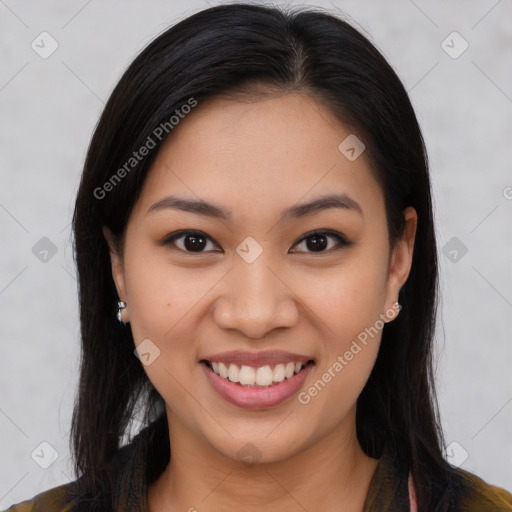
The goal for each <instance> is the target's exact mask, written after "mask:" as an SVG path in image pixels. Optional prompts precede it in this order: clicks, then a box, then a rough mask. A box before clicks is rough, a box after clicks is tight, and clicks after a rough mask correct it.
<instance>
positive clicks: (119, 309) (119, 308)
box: [117, 300, 127, 324]
mask: <svg viewBox="0 0 512 512" xmlns="http://www.w3.org/2000/svg"><path fill="white" fill-rule="evenodd" d="M126 306H127V304H126V302H125V301H124V300H120V301H118V302H117V320H118V322H119V323H120V324H125V322H123V319H122V316H121V314H122V312H123V309H124V308H125V307H126Z"/></svg>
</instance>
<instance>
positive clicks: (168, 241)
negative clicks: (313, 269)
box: [162, 229, 354, 254]
mask: <svg viewBox="0 0 512 512" xmlns="http://www.w3.org/2000/svg"><path fill="white" fill-rule="evenodd" d="M187 235H196V236H201V237H204V238H206V239H207V240H208V241H210V242H213V243H215V244H216V245H219V244H218V243H217V242H216V241H215V240H213V239H212V238H211V237H209V236H208V235H207V234H206V233H204V232H203V231H195V230H184V231H178V232H176V233H172V234H171V235H169V236H167V237H166V238H165V239H164V240H163V241H162V245H172V244H173V243H174V242H175V241H176V240H179V239H180V238H184V237H185V236H187ZM314 236H328V237H331V238H334V239H336V240H337V243H338V245H337V246H335V247H331V248H329V249H326V250H324V251H299V252H306V253H309V254H325V253H331V252H333V250H334V251H336V250H339V249H341V248H342V247H348V246H350V245H353V243H354V242H349V241H348V240H347V239H346V238H345V237H344V236H343V235H342V234H341V233H338V232H336V231H332V230H329V229H321V230H316V231H310V232H309V233H306V234H305V235H304V236H303V237H302V238H300V239H299V240H298V241H297V242H295V244H294V245H293V247H295V246H296V245H299V244H300V243H302V242H304V241H306V240H307V239H308V238H313V237H314ZM177 250H178V251H182V252H184V253H185V254H205V253H207V252H209V251H187V250H185V249H181V248H177ZM215 252H219V251H215Z"/></svg>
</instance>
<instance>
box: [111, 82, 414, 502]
mask: <svg viewBox="0 0 512 512" xmlns="http://www.w3.org/2000/svg"><path fill="white" fill-rule="evenodd" d="M350 133H351V132H350V130H348V129H347V127H345V126H344V125H343V124H342V123H341V122H340V121H339V120H337V119H336V118H335V117H333V116H332V114H331V113H330V112H329V110H328V109H327V108H326V107H324V106H322V105H320V104H319V103H317V102H316V101H315V100H313V99H311V98H310V97H308V96H306V95H303V94H300V93H297V92H293V93H288V94H284V93H283V94H279V95H275V94H274V95H269V96H267V97H264V98H261V97H259V98H258V99H254V100H253V101H250V102H240V101H233V100H225V99H222V100H221V99H217V100H214V101H210V102H206V103H203V104H200V105H198V107H197V108H196V109H195V110H194V111H193V112H192V113H191V114H189V115H188V116H187V117H186V118H185V119H184V120H183V121H181V123H180V124H179V125H178V126H177V127H176V128H175V129H174V130H173V132H172V136H171V137H169V138H168V139H167V140H166V142H165V143H164V145H163V146H162V148H161V149H160V151H159V153H158V155H157V158H156V160H155V162H154V164H153V166H152V168H151V170H150V172H149V174H148V177H147V178H146V181H145V182H144V184H143V188H142V191H141V195H140V197H139V199H138V201H137V203H136V205H135V207H134V210H133V212H132V214H131V216H130V218H129V221H128V224H127V228H126V232H125V237H124V246H123V252H122V254H121V252H117V251H116V246H115V244H114V241H113V239H112V236H111V233H110V232H109V230H108V229H107V228H104V234H105V237H106V240H107V242H108V243H109V247H110V252H111V260H112V274H113V278H114V281H115V284H116V287H117V291H118V294H119V297H120V299H121V300H124V301H126V302H127V304H128V306H127V308H126V309H125V310H124V311H123V319H124V321H125V322H127V321H129V322H130V326H131V329H132V332H133V336H134V340H135V343H136V345H138V344H139V343H141V342H142V341H143V340H144V339H147V338H149V339H150V340H151V341H152V342H153V343H154V344H155V345H156V346H158V348H159V349H160V351H161V353H160V356H159V357H158V358H156V359H155V360H154V362H153V363H152V364H150V365H149V366H145V367H144V369H145V371H146V373H147V375H148V377H149V379H150V380H151V382H152V383H153V385H154V386H155V387H156V388H157V389H158V391H159V392H160V394H161V395H162V397H163V398H164V400H165V402H166V411H167V416H168V420H169V425H170V428H169V436H170V443H171V452H172V458H171V461H170V463H169V465H168V466H167V468H166V470H165V471H164V473H163V474H162V475H161V477H160V478H159V479H158V480H157V481H156V482H155V483H154V484H153V485H151V486H150V487H149V491H148V502H149V508H150V510H151V512H159V511H163V510H166V511H175V510H181V511H186V510H197V511H199V512H207V511H218V510H236V509H238V508H237V507H240V506H241V505H243V510H246V511H258V512H260V511H261V510H265V511H282V510H287V511H303V510H310V511H311V510H325V511H331V510H332V511H334V510H344V511H347V512H349V511H360V510H361V509H362V507H363V503H364V500H365V498H366V495H367V492H368V488H369V484H370V480H371V478H372V476H373V474H374V472H375V469H376V467H377V463H378V460H377V459H373V458H370V457H368V456H367V455H366V454H365V453H364V452H363V450H362V449H361V446H360V445H359V443H358V441H357V437H356V423H355V412H356V400H357V397H358V396H359V394H360V392H361V390H362V389H363V387H364V385H365V383H366V381H367V379H368V377H369V375H370V372H371V369H372V367H373V365H374V363H375V359H376V357H377V352H378V348H379V344H380V339H381V331H379V333H378V334H377V335H376V336H374V337H373V338H371V340H370V341H369V342H368V344H367V345H366V346H364V348H363V349H362V350H361V351H360V352H359V353H358V354H357V355H356V356H354V358H353V359H352V360H351V361H350V362H349V363H348V364H347V365H346V366H345V367H344V368H343V370H342V371H341V372H339V373H337V374H336V376H335V377H334V378H332V380H331V381H330V382H329V383H328V384H327V385H326V386H325V387H324V388H323V389H322V391H321V392H319V393H318V394H317V396H315V397H313V398H311V400H310V402H309V403H308V404H306V405H303V404H301V403H300V402H299V401H298V400H297V395H294V396H293V397H292V398H291V399H289V400H287V401H286V402H284V403H283V404H281V405H279V406H276V407H273V408H268V409H265V410H257V411H254V410H246V409H242V408H239V407H236V406H234V405H232V404H229V403H227V402H226V401H224V399H223V398H222V397H220V396H219V395H218V394H217V393H216V391H215V390H213V388H212V387H211V386H210V384H209V383H208V381H207V379H206V377H205V375H204V372H203V370H202V368H201V366H200V364H199V363H198V361H199V359H200V358H201V357H204V356H206V355H211V354H214V353H220V352H224V351H227V350H248V351H253V352H254V351H259V350H268V349H275V348H277V349H281V350H286V351H290V352H297V353H300V354H307V355H309V356H310V357H311V358H314V359H315V360H316V365H315V366H314V367H313V370H312V371H311V373H310V374H309V375H308V377H307V379H306V381H305V383H304V385H303V387H302V388H301V390H300V391H304V390H307V389H308V388H309V387H310V386H311V385H312V384H313V383H314V382H315V381H317V379H319V378H320V377H321V375H322V374H323V373H324V372H325V371H327V369H328V368H329V367H332V365H333V363H334V362H335V361H336V360H337V357H338V356H339V355H343V354H344V353H345V352H346V351H347V350H348V349H349V348H350V346H351V343H352V341H353V340H355V339H356V338H357V336H358V334H359V333H361V332H362V331H364V330H365V328H368V327H370V326H373V325H374V324H375V322H376V320H378V319H379V315H382V314H385V312H386V311H388V310H391V309H392V308H393V304H394V303H395V302H396V301H397V298H398V292H399V290H400V288H401V286H403V284H404V283H405V281H406V280H407V277H408V275H409V272H410V267H411V262H412V254H413V246H414V237H415V232H416V223H417V215H416V212H415V210H414V209H413V208H408V209H407V210H406V211H405V212H404V215H405V219H406V229H405V231H404V236H403V238H402V239H401V240H400V241H399V242H398V243H397V244H396V245H395V246H394V247H390V244H389V240H388V232H387V226H386V215H385V207H384V196H383V192H382V190H381V188H380V186H379V185H378V183H377V181H376V180H375V179H374V178H373V176H372V174H371V171H370V163H369V161H368V160H367V158H366V155H365V153H363V154H362V155H361V156H360V157H359V158H357V159H356V160H354V161H349V160H348V159H347V158H346V157H345V156H344V155H343V154H342V153H341V152H340V151H339V150H338V145H339V144H340V142H341V141H343V140H344V139H345V137H347V136H348V135H349V134H350ZM333 192H337V193H345V194H347V195H348V196H350V197H351V198H352V199H354V200H355V201H357V202H358V203H359V205H360V207H361V209H362V215H361V214H359V213H358V212H357V211H355V210H351V209H340V208H329V209H325V210H322V211H320V212H317V213H315V214H313V215H309V216H307V217H303V218H298V219H291V220H283V221H281V222H278V220H279V218H280V215H281V212H282V211H283V210H284V209H285V208H287V207H290V206H293V205H296V204H298V203H304V202H309V201H311V200H313V199H316V198H318V197H320V196H323V195H327V194H331V193H333ZM169 194H179V195H180V196H183V197H187V198H191V199H198V198H201V199H203V200H206V201H209V202H212V203H215V204H218V205H220V206H222V207H224V208H226V209H227V210H228V211H229V212H230V213H231V215H232V219H231V220H219V219H215V218H208V217H205V216H202V215H198V214H195V213H190V212H184V211H178V210H174V209H162V210H158V211H153V212H152V213H147V211H148V209H149V208H150V207H151V205H153V204H154V203H156V202H157V201H159V200H160V199H162V198H163V197H165V196H167V195H169ZM182 229H183V230H185V229H194V230H199V231H202V232H204V233H206V235H208V236H210V237H211V238H212V240H213V241H208V243H207V245H206V246H205V247H204V249H203V251H205V252H203V253H197V252H196V253H193V252H192V253H191V252H189V253H187V252H186V250H185V246H184V243H185V239H184V237H182V238H181V239H179V240H177V241H175V242H174V244H170V245H164V244H162V240H163V239H164V238H165V237H166V236H168V235H169V234H170V233H173V232H175V231H178V230H182ZM320 229H330V230H334V231H336V232H339V233H341V234H343V235H344V236H345V237H346V238H347V239H348V240H349V241H351V242H353V245H350V246H340V245H338V242H337V241H336V239H334V238H328V239H327V240H328V241H329V246H328V247H327V248H326V250H324V251H323V252H320V253H319V252H314V251H313V250H311V248H308V246H307V245H306V241H302V242H301V239H302V238H303V235H304V234H306V233H307V232H309V231H312V230H320ZM247 236H251V237H253V238H254V239H255V240H256V241H257V242H258V244H259V245H260V246H261V247H262V249H263V252H262V254H261V255H260V256H259V257H258V258H257V259H256V260H255V261H254V262H252V263H250V264H249V263H247V262H246V261H245V260H244V259H242V258H241V257H240V256H239V255H238V254H237V253H236V248H237V247H238V246H239V245H240V244H241V242H242V241H243V240H244V239H245V238H246V237H247ZM292 248H293V249H294V250H295V252H290V251H291V250H292ZM395 311H396V310H395ZM391 319H392V317H389V315H388V316H387V317H386V321H390V320H391ZM247 443H252V444H253V445H254V446H255V447H256V448H257V450H258V452H259V455H260V459H259V461H258V462H257V463H255V464H251V465H248V464H245V463H244V462H242V461H240V460H239V456H238V455H237V454H238V452H239V450H240V449H241V448H242V447H244V446H245V445H246V444H247Z"/></svg>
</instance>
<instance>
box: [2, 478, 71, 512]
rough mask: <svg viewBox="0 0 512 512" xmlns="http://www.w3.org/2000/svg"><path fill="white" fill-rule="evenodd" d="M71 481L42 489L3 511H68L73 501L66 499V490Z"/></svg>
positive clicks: (69, 486)
mask: <svg viewBox="0 0 512 512" xmlns="http://www.w3.org/2000/svg"><path fill="white" fill-rule="evenodd" d="M72 485H73V483H68V484H63V485H59V486H58V487H54V488H53V489H49V490H48V491H44V492H42V493H40V494H38V495H36V496H34V497H33V498H31V499H29V500H26V501H22V502H21V503H18V504H15V505H12V506H11V507H9V508H8V509H6V510H5V511H4V512H69V511H71V509H72V507H73V503H72V502H70V501H69V499H68V491H69V489H70V488H71V486H72Z"/></svg>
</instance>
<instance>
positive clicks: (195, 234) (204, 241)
mask: <svg viewBox="0 0 512 512" xmlns="http://www.w3.org/2000/svg"><path fill="white" fill-rule="evenodd" d="M162 243H163V244H164V245H173V244H174V245H176V246H177V248H178V249H179V250H181V251H184V252H190V253H201V252H209V251H210V250H211V249H209V250H207V251H205V248H206V247H208V244H209V243H210V244H212V245H216V243H215V242H214V241H213V240H212V239H211V238H210V237H209V236H208V235H207V234H206V233H203V232H202V231H180V232H178V233H174V234H172V235H171V236H169V237H167V238H166V239H165V240H164V241H163V242H162ZM216 252H221V251H216Z"/></svg>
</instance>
